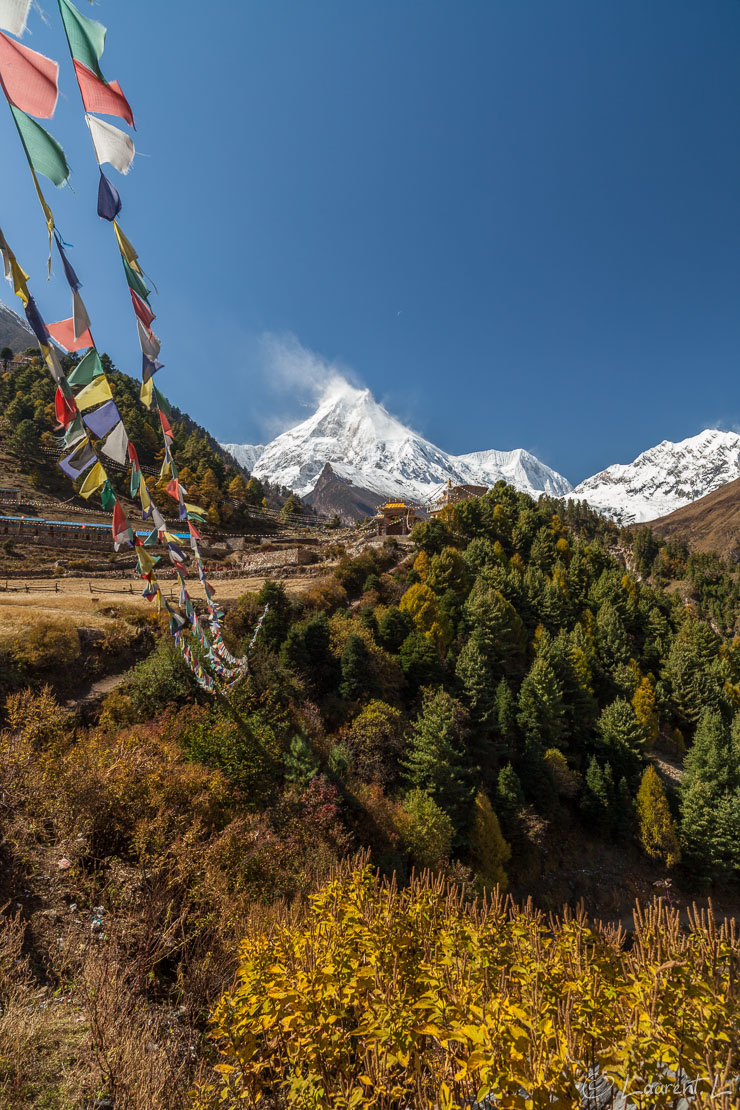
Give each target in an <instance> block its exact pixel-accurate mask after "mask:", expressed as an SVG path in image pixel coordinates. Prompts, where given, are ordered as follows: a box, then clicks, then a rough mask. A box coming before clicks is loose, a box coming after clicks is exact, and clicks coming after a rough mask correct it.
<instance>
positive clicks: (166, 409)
mask: <svg viewBox="0 0 740 1110" xmlns="http://www.w3.org/2000/svg"><path fill="white" fill-rule="evenodd" d="M153 390H154V396H155V397H156V398H157V405H158V406H159V408H160V409H161V410H162V412H163V413H164V414H165V416H172V409H171V408H170V403H169V401H168V400H167V398H166V397H165V396H164V394H163V393H160V392H159V390H158V389H157V387H156V385H155V386H153ZM175 477H177V475H175Z"/></svg>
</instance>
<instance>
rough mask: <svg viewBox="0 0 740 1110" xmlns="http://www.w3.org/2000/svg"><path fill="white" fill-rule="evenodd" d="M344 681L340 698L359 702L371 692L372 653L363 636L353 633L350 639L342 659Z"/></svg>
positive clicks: (341, 685)
mask: <svg viewBox="0 0 740 1110" xmlns="http://www.w3.org/2000/svg"><path fill="white" fill-rule="evenodd" d="M341 670H342V681H341V683H340V686H339V693H340V696H341V697H343V698H346V699H347V700H348V701H359V700H360V698H361V697H363V695H364V694H368V693H370V692H371V688H372V680H371V675H370V653H369V652H368V650H367V646H366V644H365V641H364V640H363V638H362V636H359V635H358V634H357V633H356V632H353V633H352V635H351V636H349V637H348V639H347V643H346V644H345V647H344V651H343V652H342V659H341Z"/></svg>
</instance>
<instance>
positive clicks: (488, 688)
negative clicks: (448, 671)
mask: <svg viewBox="0 0 740 1110" xmlns="http://www.w3.org/2000/svg"><path fill="white" fill-rule="evenodd" d="M455 674H456V675H457V679H458V682H459V683H460V685H461V687H462V691H463V696H464V699H465V704H466V705H467V706H468V709H469V711H470V718H471V720H472V721H473V723H474V724H475V725H478V726H482V727H484V728H485V727H488V725H490V724H491V722H492V719H493V713H494V706H495V696H496V688H495V686H494V685H493V676H492V674H491V668H490V665H489V663H488V658H487V656H486V652H485V648H484V645H483V642H482V637H481V635H480V633H477V632H476V633H473V635H472V636H471V637H470V639H469V640H468V641H467V643H466V644H465V645H464V647H463V649H462V651H461V652H460V654H459V656H458V658H457V666H456V668H455Z"/></svg>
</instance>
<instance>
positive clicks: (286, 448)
mask: <svg viewBox="0 0 740 1110" xmlns="http://www.w3.org/2000/svg"><path fill="white" fill-rule="evenodd" d="M223 446H224V448H225V449H226V450H227V451H229V452H230V453H231V454H232V455H233V456H234V457H235V458H236V459H238V460H239V461H240V462H242V463H243V465H245V466H247V467H248V468H249V469H251V470H252V472H253V473H254V475H255V476H256V477H257V478H262V479H267V480H268V481H270V482H273V483H275V484H278V485H283V486H287V487H288V488H289V489H292V490H294V491H295V492H296V493H297V494H298V495H299V496H301V497H305V498H307V499H311V495H312V494H314V492H315V491H316V489H317V484H318V482H319V479H320V478H321V477H322V475H323V481H322V484H321V486H320V487H319V489H318V494H319V495H320V500H321V502H322V505H326V506H327V507H323V508H322V509H321V511H324V512H327V511H337V512H339V511H340V509H339V506H338V505H334V504H331V505H330V504H329V503H330V502H331V501H332V498H331V496H330V493H329V488H330V487H331V488H333V489H334V490H335V492H336V493H337V496H339V495H340V494H341V500H342V502H343V509H344V512H345V515H346V512H347V510H348V508H349V502H350V501H351V500H352V499H353V498H352V497H351V496H350V494H349V492H348V490H349V487H354V488H355V489H356V490H357V491H358V495H357V497H356V498H354V499H355V500H357V501H362V502H363V503H366V502H367V501H368V498H369V499H370V501H374V502H375V504H376V505H377V504H378V502H379V501H381V500H383V499H385V498H389V497H390V498H401V499H405V500H413V501H417V502H425V501H427V500H428V499H429V498H430V497H432V496H433V495H434V494H435V493H436V492H437V491H438V490H439V489H440V488H441V487H442V486H443V485H444V484H445V483H446V482H447V481H448V480H451V481H452V482H453V484H456V485H457V484H460V483H470V484H473V485H484V486H493V485H495V483H496V482H497V481H499V480H500V479H504V481H507V482H509V483H510V484H511V485H513V486H515V487H516V488H517V489H519V490H523V491H524V492H526V493H529V494H531V495H532V496H533V497H539V496H540V495H541V494H543V493H546V494H549V495H550V496H552V497H565V496H567V495H568V494H569V493H570V491H571V488H572V487H571V485H570V482H568V480H567V479H566V478H563V476H562V475H561V474H558V473H557V472H556V471H554V470H551V469H550V467H548V466H545V464H544V463H542V462H540V460H539V459H537V458H535V456H534V455H530V454H529V452H527V451H523V450H516V451H477V452H473V453H472V454H469V455H450V454H448V453H447V452H446V451H443V450H442V449H441V448H439V447H435V445H434V444H433V443H430V442H429V441H428V440H426V439H424V438H423V437H422V436H420V435H417V433H416V432H413V431H411V429H410V428H407V427H406V426H405V425H404V424H402V423H401V422H400V421H399V420H397V419H396V418H395V417H394V416H391V414H390V413H389V412H388V411H387V409H385V408H384V407H383V405H380V404H378V402H377V401H376V400H375V399H374V398H373V396H372V394H371V392H370V390H369V389H356V388H355V387H354V386H351V385H349V384H348V383H346V382H340V383H338V384H336V385H335V386H333V387H332V388H331V389H330V390H328V391H327V393H326V395H325V396H324V398H323V400H322V401H321V403H320V404H319V407H318V409H317V410H316V412H315V413H313V415H312V416H310V417H309V418H308V419H307V420H304V421H303V422H302V423H301V424H298V425H297V426H296V427H295V428H291V429H289V430H288V431H287V432H283V433H282V435H279V436H278V437H277V439H274V440H273V441H272V443H269V444H267V446H265V447H253V446H250V445H240V444H223ZM252 459H254V462H253V463H251V465H250V461H251V460H252ZM248 460H250V461H248ZM327 463H329V464H330V472H329V473H324V470H325V467H326V464H327ZM317 500H318V499H317ZM316 508H319V505H318V503H317V504H316ZM354 515H355V516H356V517H357V516H364V515H365V513H364V512H362V511H360V507H359V505H358V506H357V508H356V509H355V510H354Z"/></svg>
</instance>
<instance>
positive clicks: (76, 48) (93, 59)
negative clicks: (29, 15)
mask: <svg viewBox="0 0 740 1110" xmlns="http://www.w3.org/2000/svg"><path fill="white" fill-rule="evenodd" d="M59 11H60V12H61V13H62V22H63V23H64V30H65V32H66V35H67V42H68V43H69V49H70V53H71V54H72V57H73V58H74V59H75V61H76V62H82V64H83V66H87V68H88V69H91V70H92V71H93V73H94V74H96V75H97V76H98V77H99V78H100V80H101V81H105V78H104V77H103V74H102V73H101V72H100V66H99V65H98V62H99V61H100V57H101V55H102V53H103V48H104V47H105V33H106V28H105V27H104V26H103V24H102V23H98V22H97V21H96V20H94V19H88V18H87V16H85V15H83V14H82V12H78V11H77V8H76V7H75V6H74V4H71V3H70V2H69V0H59Z"/></svg>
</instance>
